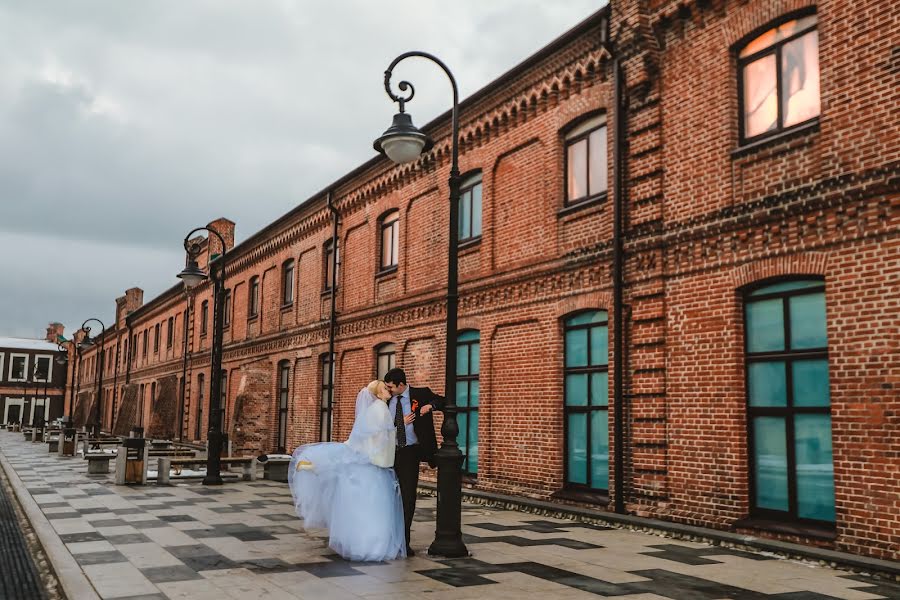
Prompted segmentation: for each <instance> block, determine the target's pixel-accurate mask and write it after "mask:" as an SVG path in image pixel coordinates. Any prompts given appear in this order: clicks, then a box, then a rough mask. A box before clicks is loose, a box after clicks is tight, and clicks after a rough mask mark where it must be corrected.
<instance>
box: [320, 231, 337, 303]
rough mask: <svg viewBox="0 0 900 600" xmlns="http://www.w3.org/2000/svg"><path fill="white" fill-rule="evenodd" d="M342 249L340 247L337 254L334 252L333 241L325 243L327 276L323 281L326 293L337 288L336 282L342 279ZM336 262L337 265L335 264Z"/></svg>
mask: <svg viewBox="0 0 900 600" xmlns="http://www.w3.org/2000/svg"><path fill="white" fill-rule="evenodd" d="M340 255H341V247H340V245H338V250H337V254H335V252H334V244H333V243H332V240H328V241H327V242H326V243H325V276H324V277H323V278H322V280H323V281H324V282H325V291H326V292H327V291H329V290H333V289H335V288H336V287H337V285H336V282H337V281H338V280H339V279H340V268H341V256H340ZM335 260H337V263H336V264H335Z"/></svg>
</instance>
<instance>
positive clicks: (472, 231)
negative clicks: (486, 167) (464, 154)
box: [459, 173, 481, 243]
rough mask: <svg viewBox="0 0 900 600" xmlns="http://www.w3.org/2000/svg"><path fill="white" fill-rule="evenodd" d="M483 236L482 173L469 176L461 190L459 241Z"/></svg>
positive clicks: (462, 241) (468, 240)
mask: <svg viewBox="0 0 900 600" xmlns="http://www.w3.org/2000/svg"><path fill="white" fill-rule="evenodd" d="M480 237H481V173H478V174H476V175H473V176H471V177H468V178H467V179H466V180H464V181H463V182H462V185H461V186H460V190H459V242H460V243H464V242H470V241H472V240H475V239H478V238H480Z"/></svg>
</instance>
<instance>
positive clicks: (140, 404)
mask: <svg viewBox="0 0 900 600" xmlns="http://www.w3.org/2000/svg"><path fill="white" fill-rule="evenodd" d="M138 426H139V427H143V426H144V384H143V383H142V384H141V388H140V400H139V401H138Z"/></svg>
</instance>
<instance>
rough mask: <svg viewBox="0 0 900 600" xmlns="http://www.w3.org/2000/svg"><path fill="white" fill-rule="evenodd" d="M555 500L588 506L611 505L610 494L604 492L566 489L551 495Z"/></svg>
mask: <svg viewBox="0 0 900 600" xmlns="http://www.w3.org/2000/svg"><path fill="white" fill-rule="evenodd" d="M550 497H551V498H553V499H554V500H570V501H572V502H584V503H586V504H600V505H603V506H606V505H608V504H609V494H604V493H602V492H590V491H587V490H575V489H569V488H564V489H561V490H559V491H557V492H554V493H553V494H551V495H550Z"/></svg>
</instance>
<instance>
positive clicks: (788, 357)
mask: <svg viewBox="0 0 900 600" xmlns="http://www.w3.org/2000/svg"><path fill="white" fill-rule="evenodd" d="M744 319H745V331H746V335H745V340H746V342H745V343H746V350H747V410H748V420H749V423H750V428H749V432H750V439H749V446H750V460H751V477H752V481H753V497H752V498H751V506H752V508H753V512H754V513H755V514H757V515H759V516H763V517H769V518H771V517H775V518H782V519H792V520H809V521H819V522H827V523H833V522H834V469H833V466H832V453H831V398H830V393H829V380H828V336H827V333H826V318H825V286H824V284H823V283H822V282H821V281H814V280H801V281H789V282H783V283H776V284H773V285H768V286H765V287H762V288H758V289H756V290H754V291H752V292H750V293H749V294H748V295H747V296H746V301H745V305H744Z"/></svg>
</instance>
